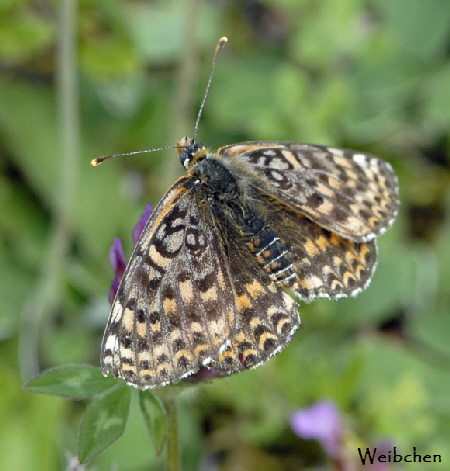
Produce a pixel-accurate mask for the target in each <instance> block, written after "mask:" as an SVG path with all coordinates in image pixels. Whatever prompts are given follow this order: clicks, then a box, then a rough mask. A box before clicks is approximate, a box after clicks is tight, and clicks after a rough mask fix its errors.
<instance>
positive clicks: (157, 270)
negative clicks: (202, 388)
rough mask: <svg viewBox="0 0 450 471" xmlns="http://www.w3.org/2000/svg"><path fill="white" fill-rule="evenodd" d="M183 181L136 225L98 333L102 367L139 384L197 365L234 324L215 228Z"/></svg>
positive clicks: (177, 375) (168, 378)
mask: <svg viewBox="0 0 450 471" xmlns="http://www.w3.org/2000/svg"><path fill="white" fill-rule="evenodd" d="M190 183H191V181H190V180H189V179H188V178H182V179H180V180H179V182H178V183H177V184H175V185H174V186H173V187H172V188H171V189H170V190H169V191H168V193H167V194H166V196H165V197H164V198H163V199H162V201H161V202H160V204H159V205H158V207H157V208H156V210H155V212H154V214H153V216H152V218H151V219H150V221H149V223H148V224H147V226H146V228H145V229H144V231H143V233H142V236H141V239H140V240H139V242H138V244H137V246H136V248H135V250H134V252H133V255H132V257H131V260H130V262H129V265H128V267H127V270H126V272H125V274H124V277H123V280H122V283H121V285H120V287H119V290H118V292H117V296H116V299H115V301H114V304H113V308H112V314H111V316H110V319H109V321H108V325H107V328H106V331H105V335H104V339H103V347H102V350H103V353H102V358H103V360H102V366H103V369H104V371H105V372H107V369H108V368H109V367H111V368H112V370H113V372H114V374H115V376H118V377H122V378H124V379H126V380H127V382H129V383H131V384H135V385H137V386H139V387H141V388H142V387H154V386H161V385H164V384H167V383H169V382H177V381H179V380H180V379H181V378H183V377H185V376H187V375H189V374H192V373H194V372H196V371H198V369H199V368H200V366H201V365H202V364H203V363H205V364H206V363H208V362H209V361H211V359H212V357H214V356H215V355H217V353H218V351H219V349H220V348H221V347H222V346H223V344H224V343H225V342H226V340H227V339H229V338H230V337H231V335H232V331H233V330H234V323H235V299H234V296H233V288H232V286H231V284H230V279H229V276H228V273H227V267H225V266H224V260H223V257H221V256H218V253H217V249H218V247H219V246H220V245H219V244H220V241H219V240H218V234H217V233H216V232H214V231H213V230H212V229H213V227H214V226H213V225H212V224H211V221H208V220H205V219H204V217H202V216H201V214H200V210H199V207H198V204H197V200H196V198H195V195H194V194H193V193H192V190H191V189H189V188H187V186H188V185H189V184H190ZM203 215H204V214H203ZM209 218H211V216H209ZM219 255H220V254H219Z"/></svg>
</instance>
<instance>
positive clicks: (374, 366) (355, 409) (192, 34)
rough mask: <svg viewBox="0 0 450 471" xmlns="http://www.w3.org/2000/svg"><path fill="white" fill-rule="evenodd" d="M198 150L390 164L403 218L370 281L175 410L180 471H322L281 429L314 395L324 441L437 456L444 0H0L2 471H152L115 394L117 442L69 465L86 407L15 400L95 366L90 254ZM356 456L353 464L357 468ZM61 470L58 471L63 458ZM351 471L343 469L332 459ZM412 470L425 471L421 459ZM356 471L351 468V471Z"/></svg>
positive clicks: (443, 269)
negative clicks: (56, 370) (190, 142)
mask: <svg viewBox="0 0 450 471" xmlns="http://www.w3.org/2000/svg"><path fill="white" fill-rule="evenodd" d="M223 35H226V36H228V38H229V43H228V45H227V46H226V48H225V49H224V50H223V52H222V53H221V55H220V56H219V59H218V63H217V68H216V73H215V76H214V80H213V83H212V87H211V92H210V95H209V98H208V101H207V104H206V107H205V111H204V114H203V117H202V120H201V123H200V128H199V133H198V140H199V141H200V142H202V143H203V144H205V145H206V146H207V147H210V148H211V149H216V148H218V147H220V146H222V145H226V144H230V143H233V142H238V141H242V140H289V141H296V142H307V143H314V144H328V145H335V146H340V147H349V148H353V149H357V150H360V151H365V152H370V153H373V154H375V155H378V156H380V157H382V158H383V159H385V160H387V161H388V162H390V163H391V164H392V166H393V167H394V169H395V170H396V172H397V174H398V175H399V179H400V193H401V201H402V206H401V211H400V215H399V218H398V220H397V222H396V223H395V225H394V226H393V228H392V229H390V230H389V231H388V232H387V233H386V234H385V235H383V236H382V237H380V239H379V263H378V269H377V271H376V273H375V276H374V279H373V281H372V284H371V286H370V287H369V289H367V290H366V291H365V292H364V293H362V294H360V295H359V296H358V297H357V298H352V299H345V300H341V301H326V300H319V301H316V302H313V303H311V304H309V305H306V304H304V305H302V306H301V316H302V321H303V328H302V329H301V330H300V331H299V332H298V333H297V334H296V335H295V337H294V339H293V340H292V343H291V344H290V345H289V346H288V348H286V350H285V351H284V352H283V353H282V354H280V355H279V356H277V357H275V358H273V359H271V360H270V361H269V362H267V363H266V364H265V365H264V366H262V367H260V368H258V369H256V370H254V371H250V372H246V373H243V374H241V375H235V376H233V377H229V378H226V379H221V380H216V381H213V382H210V383H207V384H204V385H202V386H200V387H199V388H198V389H197V390H195V392H193V393H190V394H188V395H186V396H185V397H183V398H182V400H181V403H180V430H181V439H182V446H183V463H184V468H183V469H185V470H188V471H189V470H202V471H203V470H215V469H220V470H245V471H247V470H248V471H253V470H258V471H266V470H287V471H291V470H292V471H294V470H303V469H309V470H318V469H322V470H324V469H330V470H331V469H338V468H336V467H333V466H334V465H333V462H332V460H331V459H330V457H329V456H327V453H326V451H325V450H323V449H322V448H321V446H320V445H319V444H318V443H317V442H314V441H309V440H304V439H302V438H300V437H299V436H298V435H296V433H294V431H293V430H292V428H291V425H290V420H291V416H292V414H294V412H295V411H297V410H299V409H302V408H305V407H309V406H310V405H312V404H315V403H316V402H317V401H320V400H324V399H327V400H330V401H332V403H333V404H335V406H336V407H337V408H338V410H339V413H340V414H341V417H342V424H343V425H342V431H341V432H342V436H343V437H344V439H343V440H344V441H343V444H342V446H343V447H344V448H345V450H346V453H348V454H349V456H350V458H349V463H351V462H352V460H353V461H354V467H353V468H350V467H349V468H348V469H360V468H361V463H360V461H359V458H358V454H357V448H358V447H363V448H364V449H365V448H366V447H368V446H376V444H377V443H381V442H383V441H384V442H388V443H391V444H392V445H393V446H394V445H395V446H396V447H397V449H400V451H404V454H406V452H407V451H408V452H409V451H410V450H411V448H412V447H413V446H415V447H417V451H418V452H420V453H421V454H423V455H424V454H431V455H433V454H440V455H442V461H443V462H442V463H440V464H438V463H433V464H430V465H424V464H423V463H422V464H416V465H415V464H408V465H406V464H405V465H404V468H400V467H399V466H397V467H395V466H394V465H392V464H386V465H385V466H386V467H383V468H379V469H380V470H381V469H383V470H384V469H405V470H409V469H420V470H427V469H433V470H435V469H436V470H437V469H448V463H449V460H450V399H449V388H450V361H449V359H450V342H449V332H450V316H449V311H450V308H449V306H450V287H449V280H450V276H449V275H450V219H449V216H450V173H449V170H450V157H449V155H450V139H449V137H450V2H444V1H441V0H427V1H424V0H366V1H356V0H323V1H320V2H317V1H314V0H281V1H280V0H277V1H275V0H240V1H238V0H210V1H207V0H205V1H202V2H201V1H199V0H184V1H176V0H164V1H163V0H159V1H158V0H154V1H151V0H147V1H144V0H142V1H138V0H80V1H79V2H76V1H74V0H62V1H59V2H55V1H45V0H35V1H32V0H15V1H14V0H10V1H3V2H1V3H0V61H1V62H0V67H1V68H0V179H1V183H0V205H1V206H0V207H1V211H0V269H1V283H0V301H1V302H0V469H5V470H6V469H8V470H14V471H16V470H17V471H21V470H24V471H27V470H37V471H40V470H45V471H53V470H61V469H92V470H94V469H95V470H99V471H100V470H127V471H140V470H159V469H162V466H163V464H162V463H163V461H162V460H161V458H157V457H156V456H155V452H154V451H153V448H152V445H151V441H150V439H149V437H148V435H147V432H146V430H145V427H144V425H143V423H142V420H141V418H140V416H139V413H138V410H137V407H136V403H132V406H131V415H130V420H129V423H128V426H127V430H126V432H125V434H124V435H123V437H122V438H121V439H120V440H119V441H117V442H116V443H115V444H114V445H113V446H112V447H111V448H110V449H109V450H108V451H107V452H106V453H104V454H103V455H101V456H100V457H99V458H98V459H96V460H95V461H94V462H93V463H92V464H90V465H88V466H87V467H86V468H81V467H79V468H76V466H75V465H74V464H73V463H74V460H73V457H74V455H76V447H77V438H76V437H77V431H78V426H79V420H80V417H81V415H82V413H83V411H84V409H85V406H86V403H85V402H83V401H80V402H70V401H65V400H63V399H58V398H53V397H49V396H41V395H34V394H31V393H28V392H26V391H24V390H23V388H22V387H23V384H24V382H25V381H26V380H27V379H29V378H31V377H32V376H34V375H35V374H37V373H38V372H39V371H42V370H44V369H47V368H50V367H55V366H60V365H66V364H69V363H88V364H93V365H98V364H99V346H100V340H101V336H102V333H103V329H104V327H105V324H106V320H107V316H108V313H109V305H108V301H107V295H108V290H109V285H110V281H111V279H112V278H113V273H112V269H111V267H110V266H109V263H108V251H109V248H110V247H111V245H112V242H113V239H114V238H115V237H121V238H122V240H123V242H124V247H125V251H126V253H127V255H129V254H130V253H131V249H132V240H131V231H132V229H133V226H134V224H135V222H136V221H137V219H138V217H139V215H140V214H141V212H142V211H143V209H144V207H145V204H146V203H148V202H150V203H152V204H153V205H154V204H156V203H157V201H158V200H159V199H160V198H161V196H162V194H163V193H164V191H165V190H166V189H167V188H168V186H169V185H170V184H171V183H172V182H173V181H174V180H175V179H176V177H177V176H179V175H181V174H182V173H183V172H182V171H183V169H182V168H181V166H180V165H179V162H178V158H177V157H176V151H175V150H169V151H161V152H155V153H151V154H143V155H139V156H131V157H127V158H123V159H119V160H112V161H110V162H107V163H105V164H104V165H102V166H101V167H99V168H92V167H90V166H89V161H90V160H91V159H93V158H95V157H98V156H101V155H105V154H111V153H119V152H128V151H134V150H139V149H147V148H152V147H159V146H166V145H172V144H175V142H176V141H177V140H178V139H179V138H181V137H182V136H184V135H185V134H187V135H191V134H192V132H193V126H194V121H195V117H196V114H197V111H198V107H199V104H200V102H201V98H202V95H203V92H204V87H205V85H206V81H207V77H208V74H209V70H210V67H211V59H212V55H213V51H214V47H215V45H216V43H217V40H218V39H219V37H221V36H223ZM358 461H359V465H358ZM70 463H72V467H71V464H70ZM349 466H350V465H349ZM426 466H429V468H427V467H426ZM361 469H362V468H361Z"/></svg>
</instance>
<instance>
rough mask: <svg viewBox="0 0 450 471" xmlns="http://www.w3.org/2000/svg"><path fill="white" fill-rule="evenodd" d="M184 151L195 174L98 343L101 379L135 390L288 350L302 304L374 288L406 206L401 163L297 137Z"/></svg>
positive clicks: (150, 240)
mask: <svg viewBox="0 0 450 471" xmlns="http://www.w3.org/2000/svg"><path fill="white" fill-rule="evenodd" d="M177 148H178V149H179V157H180V162H181V164H182V165H183V166H184V168H185V169H186V171H187V174H186V175H185V176H183V177H181V178H180V179H178V180H177V181H176V182H175V183H174V184H173V186H172V187H171V188H170V189H169V190H168V191H167V193H166V194H165V196H164V197H163V198H162V200H161V201H160V203H159V204H158V205H157V207H156V208H155V210H154V212H153V214H152V216H151V218H150V219H149V221H148V223H147V224H146V226H145V228H144V230H143V232H142V235H141V237H140V239H139V241H138V243H137V244H136V246H135V248H134V251H133V254H132V256H131V259H130V261H129V263H128V266H127V268H126V270H125V273H124V276H123V278H122V281H121V284H120V286H119V289H118V291H117V294H116V298H115V300H114V302H113V305H112V309H111V314H110V317H109V320H108V323H107V326H106V330H105V334H104V337H103V341H102V346H101V366H102V370H103V373H104V374H105V375H107V374H108V372H109V370H112V372H113V374H114V375H115V376H116V377H120V378H123V379H125V381H126V382H127V383H129V384H131V385H133V386H136V387H138V388H140V389H148V388H154V387H160V386H164V385H167V384H169V383H176V382H178V381H180V380H182V379H183V378H187V377H189V376H191V375H193V374H196V373H198V372H199V371H202V370H204V369H208V370H211V371H214V372H215V373H217V375H219V376H225V375H230V374H233V373H237V372H240V371H244V370H248V369H251V368H255V367H257V366H259V365H261V364H263V363H264V362H265V361H267V360H268V359H269V358H270V357H272V356H273V355H275V354H277V353H279V352H281V351H282V350H283V349H284V348H285V347H286V345H287V344H288V343H289V342H290V340H291V338H292V335H293V334H294V332H295V331H296V329H297V328H298V326H299V325H300V318H299V314H298V303H297V301H296V299H304V300H311V299H313V298H316V297H324V298H330V299H335V298H340V297H345V296H353V295H355V294H357V293H359V292H360V291H361V290H363V289H364V288H366V287H367V285H368V284H369V282H370V279H371V277H372V274H373V272H374V269H375V265H376V259H377V245H376V238H377V237H378V236H379V235H380V234H382V233H383V232H384V231H385V230H386V229H387V228H389V227H390V226H391V225H392V223H393V221H394V220H395V218H396V215H397V212H398V207H399V196H398V181H397V177H396V175H395V173H394V171H393V169H392V167H391V166H390V165H389V164H388V163H386V162H384V161H383V160H381V159H379V158H377V157H375V156H372V155H369V154H365V153H361V152H354V151H351V150H346V149H340V148H335V147H326V146H320V145H309V144H296V143H292V142H243V143H240V144H232V145H228V146H224V147H221V148H220V149H219V150H218V151H217V152H216V153H214V152H210V151H208V150H207V149H206V148H205V147H204V146H203V145H201V144H200V143H198V142H196V141H195V140H194V139H188V138H184V139H182V140H181V141H180V142H179V143H178V146H177Z"/></svg>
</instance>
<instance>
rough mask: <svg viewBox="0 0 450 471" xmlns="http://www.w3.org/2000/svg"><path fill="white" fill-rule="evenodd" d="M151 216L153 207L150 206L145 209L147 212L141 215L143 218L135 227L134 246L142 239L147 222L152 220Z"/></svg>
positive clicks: (133, 234)
mask: <svg viewBox="0 0 450 471" xmlns="http://www.w3.org/2000/svg"><path fill="white" fill-rule="evenodd" d="M151 215H152V205H151V204H148V205H147V206H146V207H145V211H144V212H143V213H142V214H141V217H140V218H139V220H138V222H137V223H136V225H135V226H134V229H133V233H132V237H133V242H134V245H136V244H137V243H138V240H139V238H140V237H141V234H142V231H143V230H144V227H145V225H146V224H147V221H148V220H149V219H150V216H151Z"/></svg>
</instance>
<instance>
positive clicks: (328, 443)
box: [291, 400, 343, 458]
mask: <svg viewBox="0 0 450 471" xmlns="http://www.w3.org/2000/svg"><path fill="white" fill-rule="evenodd" d="M291 427H292V429H293V430H294V432H295V433H296V434H297V435H298V436H299V437H300V438H303V439H306V440H317V441H318V442H319V443H320V444H321V445H322V447H323V448H324V450H325V452H326V453H327V455H328V456H329V457H331V458H337V457H338V456H339V455H340V454H341V445H342V443H341V442H342V432H343V427H342V418H341V414H340V412H339V409H338V408H337V406H336V404H335V403H334V402H333V401H330V400H321V401H318V402H316V403H315V404H313V405H312V406H310V407H308V408H306V409H299V410H297V411H296V412H294V413H293V414H292V416H291Z"/></svg>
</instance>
